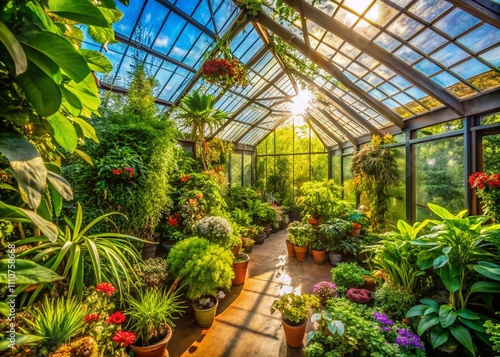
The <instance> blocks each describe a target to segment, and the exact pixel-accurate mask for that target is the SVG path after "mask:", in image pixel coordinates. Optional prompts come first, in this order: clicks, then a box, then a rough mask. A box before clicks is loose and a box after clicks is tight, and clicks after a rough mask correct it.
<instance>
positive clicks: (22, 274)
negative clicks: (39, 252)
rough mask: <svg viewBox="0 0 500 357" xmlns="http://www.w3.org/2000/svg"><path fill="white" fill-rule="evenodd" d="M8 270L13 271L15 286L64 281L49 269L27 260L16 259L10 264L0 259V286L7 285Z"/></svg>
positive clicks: (7, 260)
mask: <svg viewBox="0 0 500 357" xmlns="http://www.w3.org/2000/svg"><path fill="white" fill-rule="evenodd" d="M9 265H10V266H11V267H9ZM9 270H12V271H15V277H16V279H15V280H16V286H17V285H30V284H40V283H52V282H54V281H57V280H62V279H64V277H62V276H59V275H57V274H56V273H55V272H53V271H52V270H50V269H49V268H46V267H44V266H41V265H39V264H37V263H34V262H32V261H29V260H24V259H16V260H15V264H10V263H9V259H0V284H5V285H6V284H7V283H8V272H9Z"/></svg>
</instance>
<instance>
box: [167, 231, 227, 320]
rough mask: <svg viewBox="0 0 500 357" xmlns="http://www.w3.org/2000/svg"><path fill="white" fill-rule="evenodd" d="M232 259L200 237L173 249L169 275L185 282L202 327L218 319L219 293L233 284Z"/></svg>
mask: <svg viewBox="0 0 500 357" xmlns="http://www.w3.org/2000/svg"><path fill="white" fill-rule="evenodd" d="M233 259H234V257H233V255H232V254H231V252H229V251H228V250H225V249H223V248H222V247H220V246H218V245H215V244H212V243H210V242H209V241H208V240H206V239H204V238H200V237H191V238H187V239H185V240H183V241H180V242H178V243H177V244H176V245H174V246H173V247H172V249H171V250H170V253H169V255H168V257H167V264H168V269H169V274H170V275H172V276H175V277H178V278H180V279H183V280H184V281H185V284H186V296H187V297H188V298H189V299H191V300H192V301H193V303H192V306H193V309H194V311H195V317H196V322H197V324H198V325H199V326H200V327H207V326H210V325H211V324H212V322H213V319H214V318H215V314H216V311H217V306H218V300H217V297H216V296H217V292H218V291H219V290H220V289H229V288H230V287H231V281H232V279H233V278H234V272H233V269H232V264H233Z"/></svg>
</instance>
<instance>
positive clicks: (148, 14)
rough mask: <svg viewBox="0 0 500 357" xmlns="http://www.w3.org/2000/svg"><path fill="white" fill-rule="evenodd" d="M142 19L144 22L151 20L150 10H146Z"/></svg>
mask: <svg viewBox="0 0 500 357" xmlns="http://www.w3.org/2000/svg"><path fill="white" fill-rule="evenodd" d="M144 21H146V23H149V21H151V13H150V12H148V13H147V14H146V17H145V18H144Z"/></svg>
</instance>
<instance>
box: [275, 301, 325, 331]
mask: <svg viewBox="0 0 500 357" xmlns="http://www.w3.org/2000/svg"><path fill="white" fill-rule="evenodd" d="M310 306H312V307H318V306H319V300H318V298H317V297H316V296H314V295H308V294H300V295H298V294H295V293H288V294H285V295H283V296H282V297H280V298H279V299H277V300H274V302H273V304H272V305H271V314H274V312H275V311H279V312H280V313H281V317H282V318H283V320H285V321H286V322H287V323H289V324H292V325H301V324H302V323H304V322H305V320H306V319H307V315H308V311H309V307H310Z"/></svg>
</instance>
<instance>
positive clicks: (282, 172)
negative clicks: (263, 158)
mask: <svg viewBox="0 0 500 357" xmlns="http://www.w3.org/2000/svg"><path fill="white" fill-rule="evenodd" d="M292 174H293V167H292V165H291V162H290V160H288V158H286V157H283V156H278V157H277V158H276V166H275V167H274V171H273V172H272V173H271V174H269V175H268V176H267V182H266V191H267V192H269V193H271V194H272V195H273V197H274V199H275V201H276V202H279V203H280V204H284V205H292V204H293V191H292Z"/></svg>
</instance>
